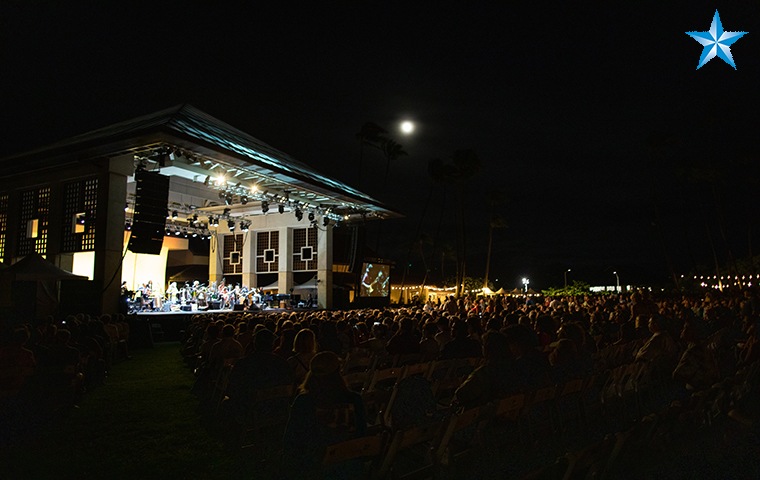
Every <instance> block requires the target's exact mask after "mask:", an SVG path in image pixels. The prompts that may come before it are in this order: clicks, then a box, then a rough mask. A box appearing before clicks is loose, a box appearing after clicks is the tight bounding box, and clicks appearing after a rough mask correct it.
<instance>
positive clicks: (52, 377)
mask: <svg viewBox="0 0 760 480" xmlns="http://www.w3.org/2000/svg"><path fill="white" fill-rule="evenodd" d="M128 340H129V325H128V324H127V322H126V321H125V318H124V317H123V316H121V315H115V316H113V317H112V316H110V315H101V316H99V317H98V316H96V317H93V316H90V315H86V314H78V315H69V316H67V317H66V318H65V319H63V320H61V321H56V320H55V319H54V318H53V317H48V318H47V319H46V320H45V321H43V322H41V323H39V324H37V325H32V324H29V323H26V324H21V325H17V326H15V327H8V328H5V329H3V330H2V331H0V412H2V414H0V415H2V417H3V418H2V421H3V422H7V423H6V425H13V426H15V427H14V428H23V425H24V424H25V423H26V422H28V421H32V420H34V419H35V418H44V417H46V416H49V415H51V414H54V413H55V412H58V411H60V410H61V409H65V408H67V407H71V406H74V405H76V404H77V402H78V401H79V398H80V397H81V395H82V394H83V393H84V392H85V391H86V390H87V389H91V388H93V387H95V386H97V385H101V384H102V383H104V382H105V379H106V375H107V372H108V370H109V368H110V367H111V365H112V364H113V362H114V361H117V360H120V359H125V358H129V349H128ZM9 430H10V429H8V430H5V431H6V432H8V431H9Z"/></svg>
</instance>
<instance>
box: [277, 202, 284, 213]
mask: <svg viewBox="0 0 760 480" xmlns="http://www.w3.org/2000/svg"><path fill="white" fill-rule="evenodd" d="M277 211H278V212H280V213H285V205H283V204H279V205H277Z"/></svg>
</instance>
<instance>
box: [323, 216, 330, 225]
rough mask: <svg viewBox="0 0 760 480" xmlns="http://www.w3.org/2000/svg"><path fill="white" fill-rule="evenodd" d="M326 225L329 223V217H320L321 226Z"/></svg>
mask: <svg viewBox="0 0 760 480" xmlns="http://www.w3.org/2000/svg"><path fill="white" fill-rule="evenodd" d="M328 225H330V219H329V218H327V217H324V218H323V219H322V226H324V227H326V226H328Z"/></svg>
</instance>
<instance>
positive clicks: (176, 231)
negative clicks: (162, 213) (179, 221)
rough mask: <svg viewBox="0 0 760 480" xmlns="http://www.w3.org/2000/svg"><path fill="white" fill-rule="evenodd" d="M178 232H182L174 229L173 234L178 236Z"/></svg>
mask: <svg viewBox="0 0 760 480" xmlns="http://www.w3.org/2000/svg"><path fill="white" fill-rule="evenodd" d="M180 233H182V232H180V231H179V230H174V235H176V236H178V237H179V235H180Z"/></svg>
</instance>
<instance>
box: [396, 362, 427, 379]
mask: <svg viewBox="0 0 760 480" xmlns="http://www.w3.org/2000/svg"><path fill="white" fill-rule="evenodd" d="M430 366H431V362H422V363H413V364H411V365H406V366H405V367H404V371H403V373H402V374H401V378H406V377H411V376H412V375H422V376H423V377H427V374H428V372H429V371H430Z"/></svg>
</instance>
